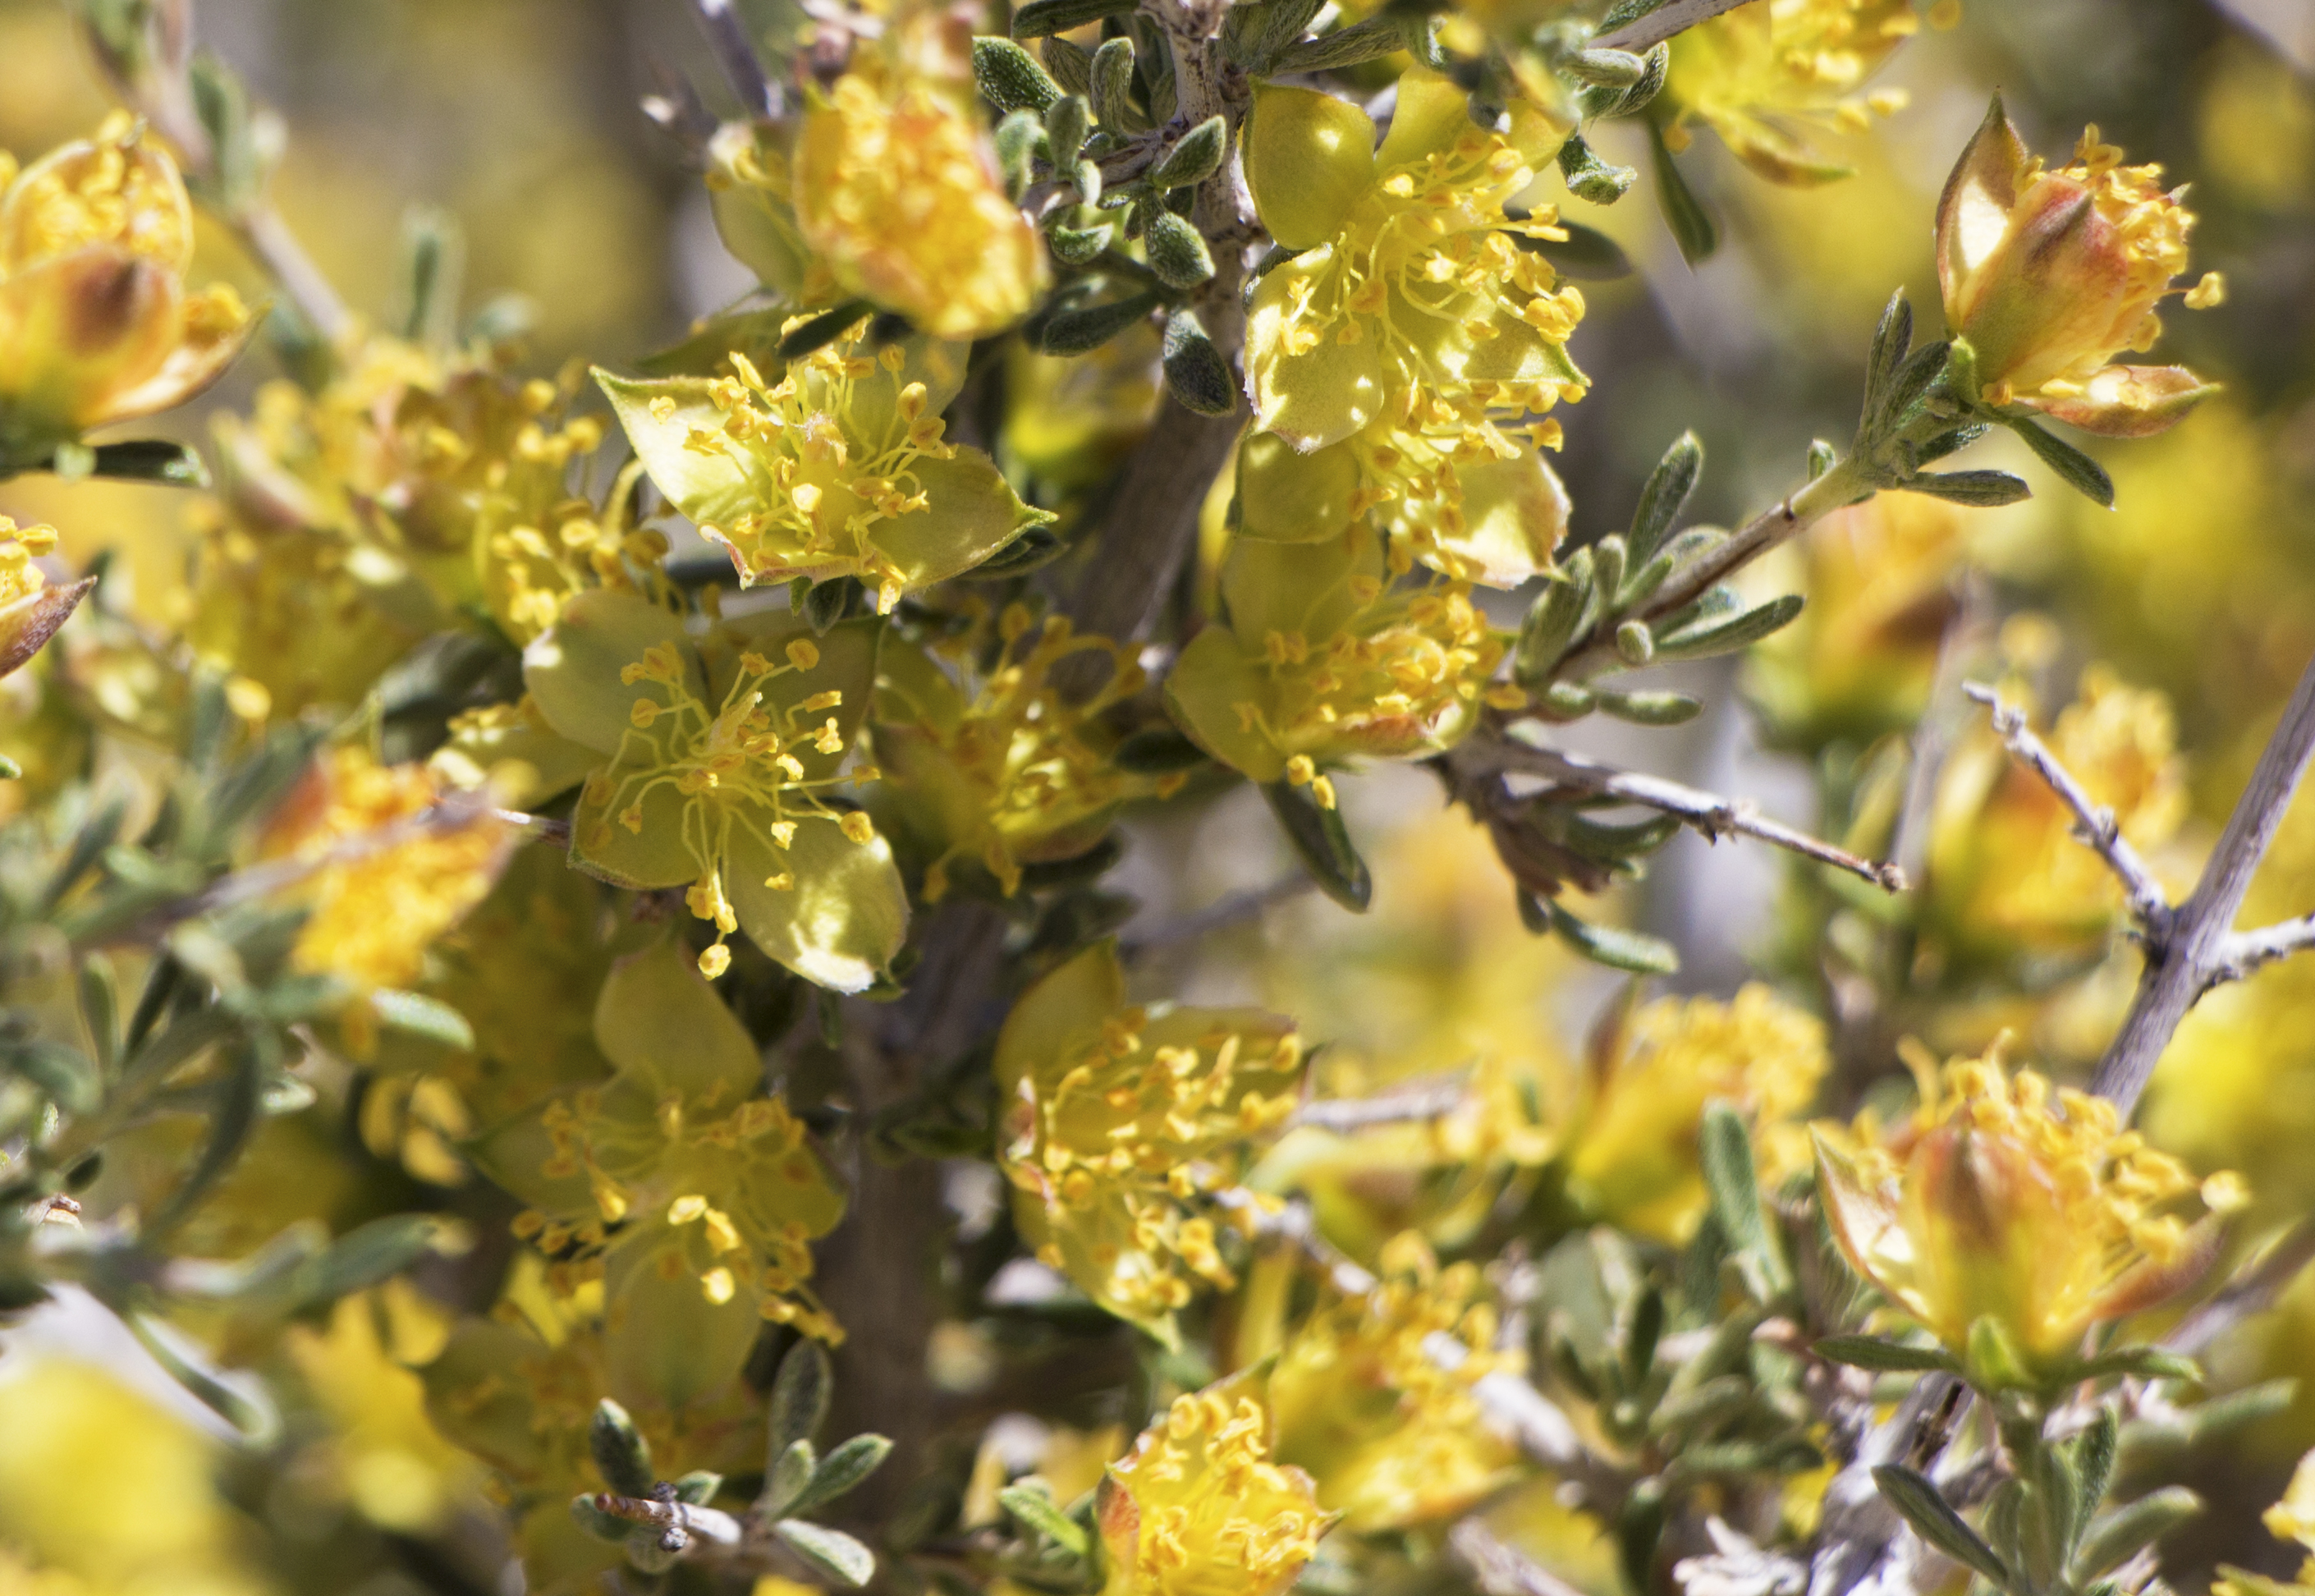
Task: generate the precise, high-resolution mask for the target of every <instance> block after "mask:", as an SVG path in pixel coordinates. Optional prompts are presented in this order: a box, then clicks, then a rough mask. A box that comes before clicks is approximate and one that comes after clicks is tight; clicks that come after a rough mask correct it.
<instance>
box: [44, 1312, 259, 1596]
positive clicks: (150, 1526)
mask: <svg viewBox="0 0 2315 1596" xmlns="http://www.w3.org/2000/svg"><path fill="white" fill-rule="evenodd" d="M0 1407H4V1408H5V1410H6V1412H7V1414H8V1422H7V1423H6V1424H5V1425H0V1589H4V1590H7V1591H9V1592H17V1591H20V1590H21V1591H25V1592H28V1593H32V1596H266V1593H267V1592H272V1591H273V1590H275V1589H276V1587H275V1586H274V1584H273V1583H272V1582H271V1580H269V1579H267V1578H265V1577H264V1576H263V1574H261V1573H260V1572H259V1565H258V1564H257V1563H256V1561H255V1560H254V1558H253V1557H252V1556H248V1555H247V1554H246V1553H245V1552H244V1548H243V1547H242V1544H241V1542H242V1537H243V1533H244V1531H243V1530H242V1527H241V1524H240V1521H239V1516H238V1515H237V1514H236V1513H235V1512H234V1510H233V1508H232V1506H231V1505H230V1504H228V1503H227V1502H226V1499H225V1497H224V1495H223V1494H222V1493H221V1492H220V1491H219V1489H218V1486H217V1479H216V1470H217V1468H218V1467H220V1466H221V1464H222V1461H223V1459H221V1458H220V1456H219V1450H220V1449H219V1448H218V1446H217V1442H216V1441H213V1440H211V1439H209V1438H208V1437H207V1436H204V1435H201V1434H200V1433H199V1432H196V1431H195V1430H194V1429H193V1428H192V1426H191V1424H189V1423H186V1421H184V1420H183V1419H182V1418H179V1417H178V1416H176V1415H175V1414H170V1413H165V1412H164V1411H163V1410H162V1409H161V1408H159V1407H157V1406H155V1405H154V1404H153V1402H152V1401H151V1400H149V1399H148V1398H146V1397H143V1396H141V1395H139V1394H137V1392H135V1391H132V1390H130V1389H129V1388H128V1387H127V1386H126V1385H123V1384H122V1383H121V1382H120V1381H119V1380H118V1379H115V1378H114V1377H113V1376H111V1375H110V1374H107V1373H105V1372H103V1371H102V1370H98V1369H95V1368H93V1367H91V1366H88V1365H85V1364H81V1363H74V1362H65V1361H55V1360H43V1361H31V1360H24V1361H21V1362H20V1361H19V1359H18V1358H16V1357H12V1358H11V1359H10V1360H9V1373H8V1375H7V1377H6V1379H4V1381H0ZM20 1580H22V1582H23V1583H18V1582H19V1581H20Z"/></svg>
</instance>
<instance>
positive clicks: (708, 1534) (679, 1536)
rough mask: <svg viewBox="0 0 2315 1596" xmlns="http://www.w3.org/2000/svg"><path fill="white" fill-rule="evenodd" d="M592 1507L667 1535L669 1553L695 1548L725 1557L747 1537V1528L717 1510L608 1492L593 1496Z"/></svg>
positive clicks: (685, 1503)
mask: <svg viewBox="0 0 2315 1596" xmlns="http://www.w3.org/2000/svg"><path fill="white" fill-rule="evenodd" d="M594 1504H595V1511H596V1512H604V1513H608V1514H610V1515H611V1517H613V1518H615V1519H625V1520H626V1521H627V1522H629V1523H631V1524H646V1525H649V1526H651V1527H652V1529H655V1530H663V1531H666V1532H668V1533H669V1535H670V1538H672V1539H673V1541H674V1543H675V1544H674V1545H672V1546H670V1547H668V1550H670V1551H682V1550H687V1549H689V1548H690V1547H693V1546H697V1547H701V1548H702V1549H707V1548H713V1549H714V1550H716V1551H722V1552H727V1553H728V1552H731V1551H734V1550H736V1549H738V1547H739V1546H740V1543H741V1540H743V1539H744V1538H746V1536H747V1528H748V1527H747V1526H746V1525H745V1524H744V1523H742V1522H741V1521H740V1520H739V1519H737V1518H735V1517H733V1516H732V1514H730V1513H727V1512H723V1510H722V1509H721V1508H714V1507H694V1506H692V1505H691V1503H687V1502H661V1501H660V1500H659V1499H657V1498H656V1497H651V1496H616V1495H613V1494H611V1493H609V1492H608V1491H605V1492H600V1493H599V1494H597V1495H596V1496H595V1498H594Z"/></svg>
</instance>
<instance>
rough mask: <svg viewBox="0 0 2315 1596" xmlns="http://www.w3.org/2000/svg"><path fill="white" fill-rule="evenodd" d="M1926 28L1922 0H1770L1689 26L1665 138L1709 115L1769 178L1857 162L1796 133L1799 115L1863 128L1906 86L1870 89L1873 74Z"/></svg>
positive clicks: (1676, 66)
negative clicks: (1821, 152) (1837, 159)
mask: <svg viewBox="0 0 2315 1596" xmlns="http://www.w3.org/2000/svg"><path fill="white" fill-rule="evenodd" d="M1918 31H1920V18H1919V17H1918V16H1916V15H1915V14H1914V12H1913V0H1768V4H1761V5H1750V6H1743V7H1740V8H1739V9H1738V10H1736V11H1734V12H1732V13H1729V14H1727V15H1725V16H1720V17H1715V18H1713V19H1712V20H1711V21H1710V22H1704V23H1701V24H1699V26H1697V27H1694V28H1690V29H1689V30H1688V31H1685V32H1683V33H1681V34H1679V35H1677V36H1675V37H1674V38H1673V40H1672V66H1671V70H1670V71H1669V73H1668V74H1667V75H1666V76H1665V79H1664V90H1663V100H1664V105H1665V106H1666V107H1667V108H1669V109H1670V110H1671V111H1672V117H1671V119H1670V120H1669V122H1668V123H1667V125H1666V127H1665V138H1666V142H1667V143H1669V144H1671V145H1672V147H1673V148H1675V149H1678V148H1681V147H1682V146H1685V144H1686V143H1687V139H1688V134H1687V129H1686V126H1685V124H1686V123H1688V122H1689V121H1690V120H1695V121H1700V122H1702V123H1704V124H1705V125H1706V126H1707V127H1708V128H1710V129H1712V130H1713V131H1714V132H1715V133H1717V134H1718V135H1720V137H1721V141H1722V142H1723V143H1725V144H1726V145H1727V146H1728V149H1729V153H1730V154H1732V155H1734V156H1735V157H1736V158H1737V159H1738V160H1740V161H1742V162H1743V163H1744V164H1745V165H1747V166H1749V167H1751V168H1752V170H1753V171H1754V172H1757V173H1760V174H1761V176H1762V177H1765V178H1767V179H1768V180H1769V181H1770V182H1780V183H1821V182H1832V181H1833V180H1835V179H1839V178H1843V177H1847V176H1848V175H1849V168H1848V167H1846V166H1842V165H1839V164H1833V163H1831V162H1827V161H1824V160H1823V159H1821V158H1820V157H1818V156H1817V155H1815V154H1814V152H1813V151H1811V150H1810V148H1809V146H1807V144H1806V143H1805V142H1804V141H1803V140H1801V139H1800V138H1798V137H1795V136H1794V133H1793V131H1792V124H1793V123H1795V122H1801V123H1814V124H1816V125H1818V126H1821V127H1826V128H1833V129H1840V130H1843V131H1852V132H1853V131H1860V130H1862V129H1864V128H1865V127H1867V125H1868V124H1869V123H1870V121H1871V120H1872V115H1873V113H1875V112H1879V113H1881V114H1884V115H1886V114H1888V113H1889V112H1892V111H1896V110H1898V109H1900V108H1901V107H1903V104H1904V103H1905V95H1904V93H1903V90H1897V89H1884V90H1880V91H1877V92H1875V93H1865V92H1864V89H1865V81H1866V79H1867V78H1869V77H1871V76H1872V75H1873V74H1874V73H1875V72H1876V71H1877V70H1878V69H1879V68H1880V67H1881V66H1882V64H1883V63H1884V62H1885V61H1886V60H1887V59H1888V58H1889V57H1890V56H1891V55H1892V54H1894V52H1895V51H1896V49H1897V47H1898V46H1900V45H1902V44H1903V43H1904V42H1905V40H1908V39H1911V37H1912V36H1913V35H1914V34H1915V33H1916V32H1918Z"/></svg>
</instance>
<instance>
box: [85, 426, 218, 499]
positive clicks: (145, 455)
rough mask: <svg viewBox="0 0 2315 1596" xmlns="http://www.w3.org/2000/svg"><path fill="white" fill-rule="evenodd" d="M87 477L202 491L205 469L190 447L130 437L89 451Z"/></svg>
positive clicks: (207, 471)
mask: <svg viewBox="0 0 2315 1596" xmlns="http://www.w3.org/2000/svg"><path fill="white" fill-rule="evenodd" d="M87 474H88V475H90V476H102V477H109V478H111V480H113V481H115V482H141V483H159V484H161V485H162V486H164V487H172V488H206V487H208V485H209V470H208V466H207V465H203V464H202V463H201V457H200V453H199V451H197V450H196V449H195V448H193V446H192V445H191V444H189V443H174V442H172V441H171V440H170V439H165V438H131V439H127V440H125V441H123V442H120V443H100V444H98V445H97V446H96V448H94V449H93V450H91V451H90V460H89V468H88V471H87Z"/></svg>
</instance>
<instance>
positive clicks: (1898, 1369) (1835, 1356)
mask: <svg viewBox="0 0 2315 1596" xmlns="http://www.w3.org/2000/svg"><path fill="white" fill-rule="evenodd" d="M1809 1350H1810V1351H1812V1352H1814V1353H1815V1354H1816V1355H1817V1356H1818V1357H1820V1358H1823V1359H1825V1360H1827V1361H1830V1362H1834V1363H1846V1364H1848V1365H1849V1367H1850V1368H1852V1369H1870V1370H1873V1371H1875V1372H1876V1373H1877V1374H1922V1373H1938V1374H1955V1373H1958V1372H1960V1370H1961V1365H1960V1364H1959V1363H1958V1362H1956V1361H1955V1359H1954V1355H1953V1354H1952V1353H1951V1352H1947V1351H1946V1350H1945V1349H1944V1348H1943V1347H1917V1346H1906V1345H1905V1344H1903V1343H1901V1342H1894V1341H1884V1340H1882V1339H1881V1338H1880V1337H1879V1336H1877V1335H1826V1336H1821V1337H1819V1338H1818V1340H1817V1341H1816V1342H1815V1343H1813V1344H1812V1345H1811V1347H1810V1349H1809Z"/></svg>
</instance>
